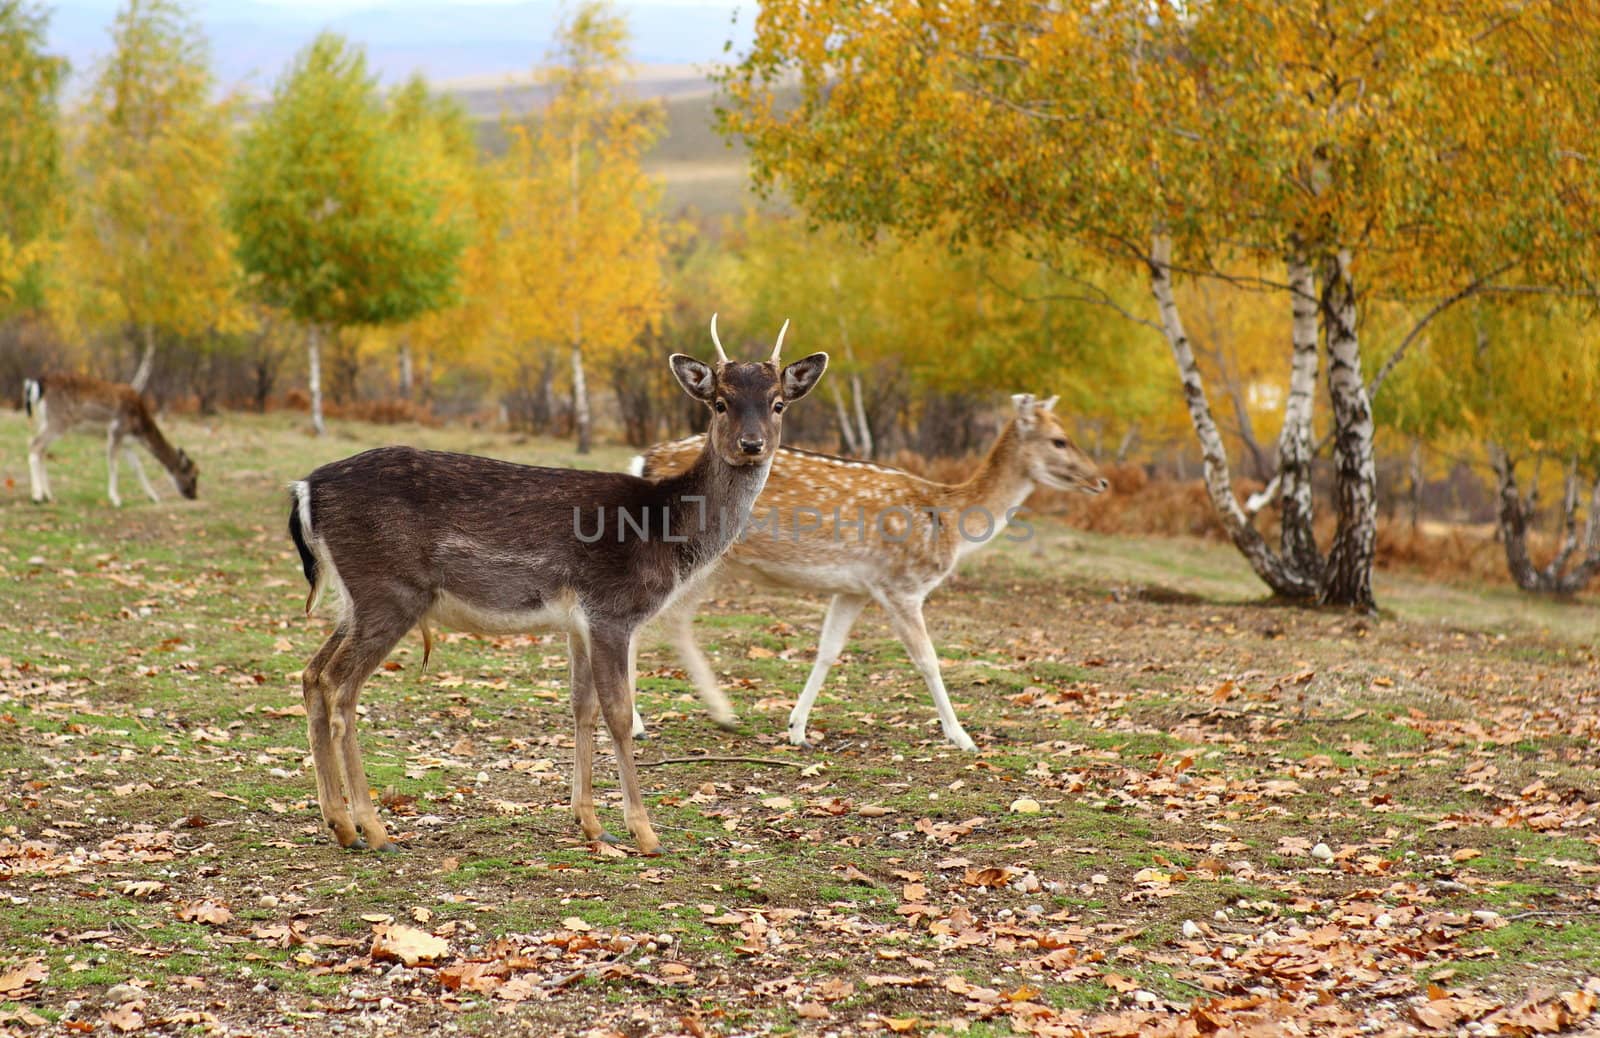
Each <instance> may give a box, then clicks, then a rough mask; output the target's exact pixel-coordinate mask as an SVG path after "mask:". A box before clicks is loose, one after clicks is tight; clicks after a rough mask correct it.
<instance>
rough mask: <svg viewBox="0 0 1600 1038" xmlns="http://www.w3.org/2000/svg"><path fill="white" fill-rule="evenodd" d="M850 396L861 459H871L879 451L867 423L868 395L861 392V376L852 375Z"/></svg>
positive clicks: (869, 425) (853, 373) (852, 373)
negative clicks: (852, 403) (853, 407)
mask: <svg viewBox="0 0 1600 1038" xmlns="http://www.w3.org/2000/svg"><path fill="white" fill-rule="evenodd" d="M850 395H851V397H852V398H853V400H854V403H855V413H856V442H857V443H859V444H860V445H861V457H863V458H871V457H873V455H874V454H875V453H876V451H877V444H875V443H874V442H873V439H872V426H871V424H869V423H868V422H867V409H866V399H865V398H866V394H864V393H863V392H862V391H861V376H860V375H859V374H856V373H855V372H851V373H850Z"/></svg>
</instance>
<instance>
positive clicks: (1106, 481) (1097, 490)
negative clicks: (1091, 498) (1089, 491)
mask: <svg viewBox="0 0 1600 1038" xmlns="http://www.w3.org/2000/svg"><path fill="white" fill-rule="evenodd" d="M1109 486H1111V481H1110V480H1109V479H1106V478H1105V477H1104V476H1102V477H1100V484H1099V486H1097V487H1096V488H1095V493H1100V492H1101V491H1103V490H1105V489H1106V488H1107V487H1109Z"/></svg>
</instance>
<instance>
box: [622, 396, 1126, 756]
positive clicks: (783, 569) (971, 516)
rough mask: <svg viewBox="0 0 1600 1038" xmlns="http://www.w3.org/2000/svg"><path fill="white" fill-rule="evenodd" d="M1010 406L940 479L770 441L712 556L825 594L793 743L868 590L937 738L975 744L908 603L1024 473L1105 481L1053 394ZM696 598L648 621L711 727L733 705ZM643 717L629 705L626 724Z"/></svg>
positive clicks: (1027, 480) (1015, 494)
mask: <svg viewBox="0 0 1600 1038" xmlns="http://www.w3.org/2000/svg"><path fill="white" fill-rule="evenodd" d="M1012 400H1013V401H1014V402H1015V404H1016V414H1015V416H1014V417H1012V418H1011V420H1010V421H1009V422H1007V423H1006V426H1005V428H1004V429H1003V430H1001V432H1000V435H999V438H998V439H996V440H995V442H994V445H993V446H992V447H990V448H989V453H988V455H987V456H986V457H985V458H984V459H983V462H982V464H980V465H979V466H978V470H977V471H976V472H974V473H973V475H972V478H970V479H968V480H967V481H966V482H964V483H956V484H944V483H933V482H930V481H928V480H925V479H919V478H918V477H916V476H913V475H911V474H910V473H908V472H902V471H900V470H898V469H893V468H888V467H886V466H882V465H874V464H871V463H868V462H863V461H853V460H851V459H848V458H836V457H833V456H831V455H827V454H816V453H813V452H811V451H803V450H797V449H794V448H790V447H784V448H782V449H781V450H779V451H778V455H777V457H776V458H775V459H774V460H773V464H772V476H771V478H769V479H768V480H767V487H766V489H765V490H764V491H762V494H761V498H760V500H758V501H757V502H756V506H755V510H754V513H753V515H752V517H751V522H750V525H749V527H748V528H747V530H746V533H745V536H744V537H743V538H742V539H741V540H739V541H738V543H736V544H735V545H734V546H733V547H732V548H730V549H729V550H728V554H727V555H726V556H725V557H724V560H723V565H724V568H725V569H726V570H727V571H728V572H730V573H732V574H734V575H737V576H744V577H748V578H750V579H752V580H754V581H756V582H757V583H765V584H769V585H775V586H777V587H782V588H792V589H794V590H797V591H821V592H825V593H828V594H831V595H832V596H833V600H832V602H831V603H830V604H829V605H828V612H827V615H826V616H825V617H824V618H823V621H822V637H821V640H820V642H819V643H818V645H817V658H816V662H815V664H814V665H813V666H812V668H811V676H810V677H809V678H807V679H806V684H805V689H804V690H803V691H802V692H801V693H800V699H799V701H798V702H797V703H795V706H794V710H793V711H792V712H791V713H790V714H789V741H790V742H791V743H794V744H795V745H797V746H804V745H807V743H806V724H807V721H808V720H809V718H810V716H811V707H812V705H813V704H814V703H815V702H816V699H817V693H818V692H819V691H821V689H822V683H823V681H824V680H826V679H827V676H828V669H829V668H830V667H832V666H833V664H834V663H835V662H837V661H838V659H839V653H840V652H841V651H843V649H844V645H845V639H846V638H847V637H848V636H849V634H850V628H851V626H852V625H853V624H854V623H855V621H856V618H857V617H858V616H860V615H861V610H862V609H863V608H865V607H866V605H867V603H868V602H876V603H878V605H879V606H881V607H882V608H883V611H884V612H885V613H887V614H888V615H889V623H890V625H891V626H892V627H893V629H894V632H895V634H896V635H897V636H898V637H899V639H900V641H901V642H902V643H904V645H905V647H906V652H907V653H908V654H909V655H910V657H911V663H912V665H913V666H915V667H916V669H917V671H918V673H920V674H921V675H922V679H923V680H924V681H925V682H927V685H928V691H929V692H930V693H932V695H933V704H934V706H935V708H937V710H938V711H939V723H940V725H941V726H942V727H943V729H944V735H945V738H947V739H949V740H950V741H951V742H953V743H955V744H956V745H957V746H959V747H960V748H961V749H963V750H973V749H976V748H977V746H976V744H975V743H974V742H973V741H972V737H971V736H970V735H968V734H967V732H966V730H965V729H963V728H962V727H961V722H960V721H959V720H957V719H956V714H955V710H954V709H953V708H952V707H951V706H950V696H949V694H948V693H947V692H946V691H945V687H944V678H943V677H942V676H940V673H939V657H938V655H937V654H936V653H935V652H934V648H933V643H932V642H931V641H930V640H929V639H928V630H927V627H926V626H925V625H924V623H923V620H922V603H923V601H924V600H925V599H926V598H927V597H928V595H929V594H930V593H931V592H932V591H933V590H934V589H935V588H937V587H938V586H939V585H940V584H941V583H943V582H944V580H945V578H946V577H948V576H949V575H950V573H951V571H952V570H954V569H955V566H956V563H957V562H958V561H960V559H961V558H962V557H963V556H964V555H966V554H968V553H969V552H971V551H973V550H975V549H977V548H978V547H980V546H982V545H983V544H985V543H987V542H988V541H990V540H993V539H994V538H995V537H996V536H997V535H998V534H999V533H1000V531H1001V530H1002V529H1003V528H1004V527H1005V525H1006V524H1007V523H1008V522H1009V521H1010V520H1011V519H1012V518H1013V516H1014V514H1015V513H1016V511H1017V509H1018V508H1019V507H1020V506H1021V504H1022V503H1023V502H1024V501H1026V500H1027V498H1028V495H1029V494H1031V493H1032V492H1033V489H1034V487H1036V486H1046V487H1054V488H1056V489H1061V490H1082V491H1086V492H1088V493H1091V494H1098V493H1100V492H1102V491H1103V490H1105V488H1106V481H1105V480H1104V479H1102V478H1101V477H1100V470H1099V469H1098V468H1097V467H1096V466H1095V464H1094V462H1093V461H1092V460H1090V458H1089V457H1088V456H1087V455H1086V454H1084V453H1083V452H1082V451H1080V450H1079V449H1078V448H1077V447H1075V446H1073V444H1072V442H1071V440H1069V439H1068V438H1067V434H1066V432H1065V431H1064V430H1063V429H1062V427H1061V422H1060V421H1059V420H1058V419H1057V418H1056V416H1055V415H1054V414H1053V413H1052V410H1051V409H1052V408H1053V407H1054V406H1055V402H1056V398H1055V397H1051V398H1049V399H1048V400H1044V401H1035V400H1034V398H1033V397H1032V396H1028V395H1026V394H1019V395H1017V396H1014V397H1012ZM698 450H700V444H699V438H698V437H692V438H690V439H687V440H679V441H677V442H675V443H666V444H658V445H657V446H655V447H652V448H650V449H649V450H648V451H646V452H645V454H644V455H643V457H642V458H640V459H635V462H636V465H637V467H638V469H639V471H640V473H641V474H642V475H644V476H645V477H646V478H653V479H660V478H663V477H670V476H671V475H672V474H674V473H677V472H681V471H682V470H683V469H684V467H685V466H687V465H688V464H690V462H691V461H692V459H693V456H694V454H695V452H696V451H698ZM695 605H696V599H695V598H692V597H689V596H685V597H684V598H683V599H681V600H680V601H679V602H677V603H676V604H674V606H673V607H672V608H671V609H670V610H667V611H666V612H665V614H664V615H663V617H662V623H663V624H664V625H665V627H666V628H667V635H668V637H669V639H670V640H671V641H672V643H673V644H674V645H675V646H676V648H677V650H678V655H679V656H680V658H681V659H682V660H683V663H684V666H685V668H686V669H687V670H688V672H689V674H690V676H691V677H692V678H693V680H694V683H695V687H696V688H697V689H698V690H699V693H700V699H701V701H702V702H704V703H705V705H706V707H707V709H708V710H709V711H710V712H711V716H712V717H713V719H715V720H716V721H717V723H719V724H721V725H722V726H723V727H730V726H731V725H732V724H733V722H734V714H733V709H732V707H730V706H729V705H728V700H727V698H726V697H725V696H723V694H722V692H721V690H720V689H719V688H718V687H717V680H716V675H715V674H714V673H713V672H712V670H711V665H710V663H709V662H708V661H707V660H706V658H705V655H704V654H703V653H701V651H700V647H699V646H698V645H697V644H696V643H695V640H694V633H693V630H692V622H693V619H694V610H695ZM643 732H644V723H643V721H642V720H641V719H640V718H639V717H638V715H637V713H636V714H635V715H634V734H635V735H636V736H638V735H642V734H643Z"/></svg>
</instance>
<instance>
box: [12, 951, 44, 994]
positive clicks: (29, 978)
mask: <svg viewBox="0 0 1600 1038" xmlns="http://www.w3.org/2000/svg"><path fill="white" fill-rule="evenodd" d="M49 977H50V969H49V967H48V966H46V965H45V964H44V961H43V960H42V959H30V960H28V961H27V962H25V963H23V964H22V965H21V966H18V967H17V968H16V969H14V970H11V971H10V972H8V973H0V997H4V998H21V997H23V993H24V992H26V991H27V990H28V989H29V988H31V987H32V986H33V985H35V984H40V983H43V982H44V981H45V980H47V979H49Z"/></svg>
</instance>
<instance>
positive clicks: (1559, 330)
mask: <svg viewBox="0 0 1600 1038" xmlns="http://www.w3.org/2000/svg"><path fill="white" fill-rule="evenodd" d="M1592 317H1593V315H1592V313H1591V312H1589V310H1588V304H1577V303H1574V302H1571V301H1567V300H1562V299H1560V298H1556V297H1552V296H1548V295H1543V294H1539V295H1530V296H1516V295H1507V296H1486V297H1483V298H1480V299H1478V300H1476V301H1475V302H1474V304H1473V305H1471V306H1470V307H1464V308H1461V309H1460V310H1458V311H1456V312H1455V313H1453V314H1451V315H1448V316H1447V317H1445V318H1442V319H1441V320H1439V321H1438V322H1436V323H1435V325H1434V328H1433V330H1432V334H1430V335H1429V336H1428V338H1427V340H1426V341H1425V342H1423V343H1421V344H1420V345H1419V346H1418V348H1417V354H1416V356H1415V357H1414V358H1413V360H1412V362H1411V363H1410V364H1408V365H1407V367H1406V368H1405V369H1404V370H1403V371H1401V372H1399V373H1397V374H1396V376H1395V378H1394V379H1393V381H1394V383H1395V386H1394V389H1395V392H1394V393H1393V395H1392V396H1391V397H1388V398H1387V399H1385V400H1384V401H1383V402H1382V405H1381V406H1380V408H1379V411H1378V417H1379V420H1380V421H1381V422H1383V423H1384V424H1385V425H1386V426H1387V427H1389V428H1392V429H1395V430H1397V431H1399V432H1401V433H1402V434H1404V435H1407V436H1411V437H1415V438H1417V439H1418V440H1421V441H1426V442H1429V443H1432V444H1435V445H1438V446H1440V447H1442V448H1444V449H1446V450H1450V451H1453V452H1456V453H1457V454H1458V455H1459V456H1462V457H1466V458H1472V459H1474V460H1476V461H1477V462H1479V463H1480V464H1486V465H1487V467H1488V468H1489V470H1490V472H1491V474H1492V476H1493V484H1494V488H1495V493H1496V501H1497V509H1496V519H1497V521H1498V523H1499V532H1500V537H1499V540H1500V543H1501V545H1502V547H1503V548H1504V550H1505V555H1506V565H1507V570H1508V572H1509V573H1510V575H1511V577H1512V579H1513V580H1514V581H1515V582H1516V583H1517V586H1519V587H1521V588H1522V589H1523V590H1525V591H1532V592H1538V593H1544V594H1559V595H1566V594H1572V593H1574V592H1577V591H1581V590H1583V589H1584V588H1585V587H1586V586H1588V584H1589V583H1590V582H1591V581H1592V580H1593V579H1594V577H1595V575H1596V574H1600V333H1597V331H1596V329H1595V327H1594V324H1593V320H1592ZM1544 472H1554V473H1555V474H1556V480H1555V486H1556V488H1557V492H1558V494H1559V498H1558V500H1557V501H1556V502H1555V508H1554V509H1553V515H1554V520H1555V527H1556V528H1555V531H1554V533H1555V538H1554V539H1555V547H1554V549H1553V550H1552V551H1551V552H1550V553H1549V556H1548V557H1547V558H1546V559H1545V560H1544V562H1543V564H1542V565H1541V564H1539V563H1536V562H1535V561H1534V558H1533V555H1534V551H1533V549H1532V547H1531V545H1530V540H1531V537H1530V535H1531V534H1532V533H1533V527H1534V525H1535V520H1536V517H1537V516H1538V513H1539V511H1540V505H1539V499H1540V496H1541V493H1542V491H1543V489H1544V487H1542V486H1541V483H1542V480H1541V475H1542V473H1544ZM1524 481H1526V482H1524Z"/></svg>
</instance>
